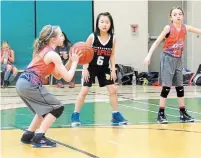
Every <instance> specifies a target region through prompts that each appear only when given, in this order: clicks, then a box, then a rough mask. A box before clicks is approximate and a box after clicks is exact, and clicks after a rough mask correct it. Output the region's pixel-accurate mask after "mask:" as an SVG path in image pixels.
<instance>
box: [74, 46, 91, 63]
mask: <svg viewBox="0 0 201 158" xmlns="http://www.w3.org/2000/svg"><path fill="white" fill-rule="evenodd" d="M71 49H74V50H76V49H77V50H78V51H81V53H82V56H81V57H80V59H79V62H78V64H80V65H83V64H88V63H90V62H91V61H92V59H93V57H94V49H93V48H92V47H90V46H89V45H87V43H85V42H77V43H75V44H74V45H73V46H72V47H71Z"/></svg>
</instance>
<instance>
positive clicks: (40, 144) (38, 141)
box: [31, 134, 56, 148]
mask: <svg viewBox="0 0 201 158" xmlns="http://www.w3.org/2000/svg"><path fill="white" fill-rule="evenodd" d="M31 144H32V146H33V147H35V148H54V147H56V143H55V142H52V141H51V140H49V139H47V138H46V137H45V135H44V134H43V136H42V137H41V136H37V135H35V136H34V137H33V139H32V143H31Z"/></svg>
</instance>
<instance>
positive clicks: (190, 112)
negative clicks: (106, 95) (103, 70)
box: [121, 97, 201, 115]
mask: <svg viewBox="0 0 201 158" xmlns="http://www.w3.org/2000/svg"><path fill="white" fill-rule="evenodd" d="M121 98H124V99H126V97H121ZM127 99H128V100H130V101H133V102H136V103H141V104H146V105H147V104H148V105H153V106H157V107H159V104H154V103H146V102H142V101H137V100H134V99H130V98H127ZM165 108H166V109H172V110H176V111H178V108H173V107H168V106H166V107H165ZM188 112H190V113H193V114H199V115H201V113H199V112H194V111H190V110H188Z"/></svg>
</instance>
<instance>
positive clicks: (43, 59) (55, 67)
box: [16, 25, 81, 148]
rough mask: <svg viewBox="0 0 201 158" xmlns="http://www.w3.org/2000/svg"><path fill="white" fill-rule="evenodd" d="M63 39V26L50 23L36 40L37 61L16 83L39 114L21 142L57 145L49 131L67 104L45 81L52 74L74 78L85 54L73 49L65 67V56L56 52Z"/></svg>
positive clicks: (33, 62)
mask: <svg viewBox="0 0 201 158" xmlns="http://www.w3.org/2000/svg"><path fill="white" fill-rule="evenodd" d="M63 40H64V38H63V36H62V32H61V29H60V27H58V26H51V25H46V26H45V27H44V28H43V29H42V30H41V32H40V36H39V38H38V39H36V41H35V43H34V52H33V60H32V61H31V63H30V64H29V65H28V67H27V68H26V70H25V71H24V72H23V73H22V74H21V75H20V77H19V79H18V81H17V83H16V90H17V93H18V94H19V96H20V98H21V99H22V100H23V101H24V103H25V104H26V105H27V106H28V107H29V108H30V110H31V111H32V112H33V113H34V114H35V117H34V119H33V120H32V123H31V124H30V126H29V128H28V129H27V131H26V132H25V133H24V134H23V136H22V138H21V142H23V143H25V144H30V143H31V144H32V146H33V147H39V148H40V147H56V143H55V142H52V141H50V140H48V139H47V138H46V137H45V133H46V131H47V130H48V128H49V127H50V126H51V125H52V124H53V123H54V121H55V120H56V119H57V118H59V117H60V116H61V114H62V113H63V110H64V107H63V105H62V103H61V102H60V101H59V100H57V99H56V98H55V96H54V95H53V94H51V93H50V92H48V90H47V89H46V87H44V86H43V81H44V79H45V77H47V76H48V75H50V74H52V75H53V76H54V77H55V78H57V79H60V78H63V79H64V80H65V81H67V82H69V81H71V80H72V78H73V76H74V74H75V70H76V67H77V63H78V60H79V58H80V56H81V55H80V52H79V53H77V52H75V51H74V50H72V52H71V53H69V54H71V55H70V60H69V61H68V63H67V64H66V65H65V66H64V65H63V63H62V61H61V57H60V56H59V55H58V54H57V53H56V52H55V48H56V47H57V46H61V45H62V43H63ZM69 68H70V69H69Z"/></svg>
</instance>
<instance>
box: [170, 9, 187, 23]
mask: <svg viewBox="0 0 201 158" xmlns="http://www.w3.org/2000/svg"><path fill="white" fill-rule="evenodd" d="M174 9H179V10H181V11H182V14H183V15H184V10H183V9H182V8H181V7H172V9H171V10H170V13H169V18H171V15H172V11H173V10H174ZM171 22H172V21H171Z"/></svg>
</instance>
